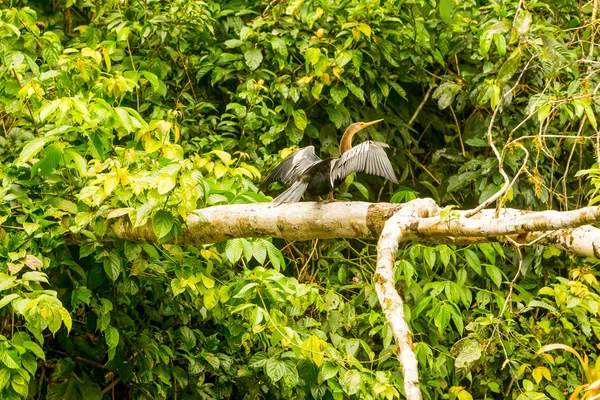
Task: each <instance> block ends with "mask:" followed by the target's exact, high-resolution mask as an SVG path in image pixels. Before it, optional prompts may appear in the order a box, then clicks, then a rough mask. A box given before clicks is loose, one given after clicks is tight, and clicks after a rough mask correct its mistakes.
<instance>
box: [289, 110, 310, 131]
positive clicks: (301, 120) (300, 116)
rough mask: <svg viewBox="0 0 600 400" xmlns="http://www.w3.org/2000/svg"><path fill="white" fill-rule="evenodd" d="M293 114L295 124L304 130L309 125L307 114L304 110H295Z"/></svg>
mask: <svg viewBox="0 0 600 400" xmlns="http://www.w3.org/2000/svg"><path fill="white" fill-rule="evenodd" d="M292 115H293V116H294V124H295V125H296V128H298V129H300V130H301V131H304V130H305V129H306V126H307V125H308V117H307V116H306V113H305V112H304V110H294V111H293V112H292Z"/></svg>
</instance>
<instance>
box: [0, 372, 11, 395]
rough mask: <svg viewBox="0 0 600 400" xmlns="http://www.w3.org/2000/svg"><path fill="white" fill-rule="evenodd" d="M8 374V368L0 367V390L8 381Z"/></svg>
mask: <svg viewBox="0 0 600 400" xmlns="http://www.w3.org/2000/svg"><path fill="white" fill-rule="evenodd" d="M10 375H11V374H10V370H9V369H8V368H0V390H2V389H3V388H4V386H6V384H7V383H8V381H9V380H10Z"/></svg>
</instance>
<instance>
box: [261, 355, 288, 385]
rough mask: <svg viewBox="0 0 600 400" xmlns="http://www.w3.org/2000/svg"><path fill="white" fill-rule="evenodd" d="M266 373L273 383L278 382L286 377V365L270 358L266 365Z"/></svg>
mask: <svg viewBox="0 0 600 400" xmlns="http://www.w3.org/2000/svg"><path fill="white" fill-rule="evenodd" d="M265 372H266V373H267V376H268V377H269V378H271V381H273V382H277V381H279V380H280V379H281V378H283V376H284V375H285V364H284V363H283V361H281V360H278V359H277V358H269V359H268V360H267V362H266V364H265Z"/></svg>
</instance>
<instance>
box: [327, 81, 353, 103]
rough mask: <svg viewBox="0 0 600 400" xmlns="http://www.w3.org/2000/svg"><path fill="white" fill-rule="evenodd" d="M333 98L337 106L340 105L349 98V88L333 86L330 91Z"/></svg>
mask: <svg viewBox="0 0 600 400" xmlns="http://www.w3.org/2000/svg"><path fill="white" fill-rule="evenodd" d="M329 93H330V94H331V98H332V99H333V101H334V103H335V104H340V103H341V102H342V101H344V99H345V98H346V97H347V96H348V88H347V87H346V86H343V85H342V86H333V87H332V88H331V89H329Z"/></svg>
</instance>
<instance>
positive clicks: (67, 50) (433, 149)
mask: <svg viewBox="0 0 600 400" xmlns="http://www.w3.org/2000/svg"><path fill="white" fill-rule="evenodd" d="M594 4H597V2H596V1H592V2H587V3H586V2H584V1H579V2H578V1H576V0H549V1H546V2H538V3H534V2H525V1H500V0H497V1H486V0H466V1H454V0H429V1H425V0H390V1H381V0H369V1H364V0H345V1H341V2H334V1H330V2H326V1H321V0H289V1H288V0H286V1H277V0H274V1H272V2H268V1H266V2H262V1H258V0H256V1H255V0H248V1H239V0H237V1H231V2H220V1H213V0H206V1H198V0H172V1H167V0H123V1H115V0H104V1H102V0H87V1H84V0H52V1H49V2H47V1H33V0H29V1H26V0H23V1H16V0H8V1H3V2H0V56H1V63H0V118H1V122H2V127H1V128H0V129H1V130H0V133H1V134H0V160H1V162H0V177H1V178H2V182H1V187H0V195H1V196H2V199H3V201H2V203H1V204H0V223H1V228H0V243H1V244H0V315H1V317H2V319H1V321H2V325H1V326H0V398H2V399H19V398H28V397H31V398H48V399H80V398H85V399H87V400H91V399H100V398H102V397H103V396H105V397H108V396H113V398H140V399H159V398H160V399H165V398H169V399H175V398H178V399H179V398H190V399H192V398H193V399H197V398H236V399H242V398H244V399H255V398H286V399H287V398H298V399H304V398H306V399H332V398H333V399H342V398H361V399H370V398H386V399H393V398H397V397H402V384H401V382H402V377H401V375H400V372H399V366H398V361H397V359H396V354H395V346H394V343H393V341H392V337H391V333H390V330H389V329H388V327H387V324H386V321H385V318H384V317H383V315H382V313H381V310H380V308H379V305H378V302H377V297H376V295H375V293H374V290H373V286H372V284H371V277H372V273H373V270H374V259H375V258H374V257H375V248H374V243H367V242H362V241H346V240H330V241H318V242H317V241H315V242H314V243H285V242H283V241H278V240H271V239H270V238H264V239H247V240H246V239H236V240H231V241H229V242H227V243H220V244H215V245H209V246H203V247H200V248H198V247H196V248H194V247H182V246H178V245H176V244H166V242H170V243H173V240H175V242H176V239H177V237H178V235H179V234H180V232H181V230H182V229H183V228H184V226H183V223H184V221H185V217H186V216H187V215H188V214H189V213H192V212H194V210H197V209H202V208H203V207H207V206H211V205H217V204H228V203H250V202H262V201H268V200H269V197H267V195H266V194H264V193H262V192H260V191H259V190H258V188H257V186H258V182H259V181H260V177H261V174H262V173H264V172H265V171H267V170H268V169H269V168H271V167H272V166H273V165H274V164H276V163H277V162H279V161H280V160H281V158H282V157H285V156H286V155H288V154H289V153H290V152H291V151H292V150H293V149H294V148H295V147H294V146H297V145H307V144H314V145H316V146H317V148H318V149H319V152H320V154H321V155H322V156H330V155H337V153H338V149H337V141H338V139H339V138H340V134H341V133H342V131H343V129H344V128H345V127H346V126H347V125H349V124H350V123H351V122H355V121H359V120H362V121H367V120H374V119H378V118H384V119H385V122H384V123H382V124H379V126H377V129H374V128H369V129H368V130H366V131H364V132H361V133H360V134H359V137H360V138H359V139H355V140H357V141H358V140H364V139H366V138H373V139H376V140H380V141H384V142H387V143H389V144H390V146H391V147H392V148H393V149H394V150H393V152H391V153H390V158H391V159H392V162H393V164H394V166H395V169H396V171H397V175H398V176H399V177H400V181H401V186H400V187H392V186H391V185H388V184H386V185H382V182H383V181H382V180H381V179H379V178H377V177H367V176H362V175H358V177H350V178H349V179H348V180H347V181H346V182H345V184H344V185H343V187H342V188H341V189H340V192H339V193H338V194H337V196H338V198H345V199H356V200H364V199H368V200H370V201H380V200H381V201H389V200H391V201H394V202H404V201H407V200H411V199H414V198H416V197H419V196H423V197H425V196H427V197H433V198H434V199H435V200H436V201H437V202H438V204H440V205H443V206H447V205H448V206H458V207H460V208H469V207H473V206H475V205H477V204H479V203H480V202H482V201H484V200H486V199H487V198H489V197H490V196H491V195H493V194H494V193H495V192H497V191H498V190H499V189H500V187H501V186H502V184H503V178H502V175H501V173H500V169H501V168H502V170H504V171H506V173H507V174H508V175H509V176H510V177H511V179H512V177H513V176H515V175H516V174H518V173H519V174H520V175H519V176H518V179H517V181H516V182H515V184H514V185H513V186H512V188H511V190H510V191H509V192H508V193H507V194H506V195H505V196H503V197H502V198H501V199H500V201H499V203H500V205H502V206H510V207H519V208H526V209H532V210H542V209H548V208H553V209H568V208H570V209H573V208H574V207H579V206H582V205H585V204H587V203H588V201H589V198H590V197H588V196H591V197H594V196H595V195H596V192H595V191H594V190H595V187H594V186H593V185H592V186H591V185H590V183H589V182H588V180H586V177H585V176H584V175H576V172H577V171H580V170H586V169H590V168H593V167H594V163H596V156H597V149H596V148H595V145H596V137H595V136H594V135H595V134H596V128H597V122H596V118H595V114H596V111H597V109H598V105H597V104H598V103H597V102H596V97H595V96H596V91H597V89H598V87H599V86H600V80H599V79H598V73H597V69H598V65H599V64H598V62H597V61H595V60H596V54H598V46H597V45H595V40H598V39H600V37H597V35H595V30H594V28H595V26H596V25H595V23H596V21H595V20H594V18H595V15H596V13H595V12H593V5H594ZM423 100H425V102H424V103H423V105H422V107H421V102H422V101H423ZM413 115H414V116H416V118H415V119H414V121H413V120H411V118H412V117H413ZM488 129H489V132H490V134H491V136H492V137H493V142H494V144H495V146H496V147H497V148H498V150H499V152H501V156H502V165H501V166H499V163H498V159H497V158H496V157H495V155H494V152H493V149H492V147H491V146H490V144H489V142H488V139H487V136H486V134H487V132H488ZM590 139H592V140H590ZM596 167H597V166H596ZM592 172H594V171H592ZM355 179H357V180H355ZM272 189H273V193H271V194H274V193H276V192H277V190H278V189H280V187H274V188H272ZM125 215H126V216H128V218H129V219H130V220H131V221H132V222H133V223H134V224H136V225H141V224H144V223H146V222H148V221H150V222H151V223H152V225H153V228H154V231H155V233H156V235H157V237H159V238H160V242H161V243H163V244H159V245H152V244H147V243H132V242H123V241H119V240H114V238H112V236H111V234H110V222H111V220H112V219H113V218H117V217H121V216H125ZM592 266H593V264H592V263H591V262H587V261H583V260H580V259H576V258H569V257H567V256H565V255H561V253H560V252H558V251H556V250H553V249H551V248H547V249H543V248H536V247H528V248H523V249H517V248H514V247H511V246H510V245H509V244H506V245H504V244H500V243H494V244H484V245H472V246H465V247H457V246H448V245H436V246H432V245H427V244H424V243H411V244H408V245H405V246H404V247H403V248H402V250H401V251H400V253H399V255H398V259H397V265H396V278H397V281H398V287H399V288H401V290H402V295H403V296H404V298H405V299H406V301H407V310H406V312H407V315H408V316H409V322H410V325H411V328H412V330H413V333H414V338H415V342H416V351H417V356H418V359H419V363H420V364H419V367H420V373H421V381H422V390H423V392H424V395H425V396H426V398H431V399H441V398H450V399H455V398H459V399H461V400H468V399H470V398H472V397H473V398H501V397H509V398H515V399H529V398H543V397H550V398H553V399H556V400H561V399H564V398H565V395H566V394H568V393H572V392H573V391H575V390H580V389H581V387H582V386H581V385H583V384H585V383H588V382H587V381H586V379H596V378H598V376H594V373H593V372H592V373H588V374H587V375H582V373H581V367H582V366H581V365H580V362H579V361H578V359H577V358H576V357H574V356H573V355H571V354H570V353H568V352H557V351H553V352H546V353H544V354H543V355H536V354H535V353H536V351H537V350H539V349H540V347H541V346H543V345H547V344H552V343H558V344H563V345H566V346H569V347H566V348H567V349H571V350H573V349H574V350H575V351H576V352H577V353H578V355H580V356H581V357H583V356H584V354H588V355H589V357H590V359H589V360H587V361H586V360H584V358H582V362H583V361H585V363H587V362H589V365H590V366H592V365H594V364H595V361H596V356H595V352H596V351H597V344H598V338H599V337H600V321H598V319H597V315H598V305H599V301H600V297H599V293H598V289H599V286H598V282H597V280H596V277H595V276H596V271H595V270H593V269H591V267H592ZM513 277H514V279H513ZM559 348H560V346H559ZM586 366H587V365H586ZM588 393H589V392H588Z"/></svg>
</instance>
